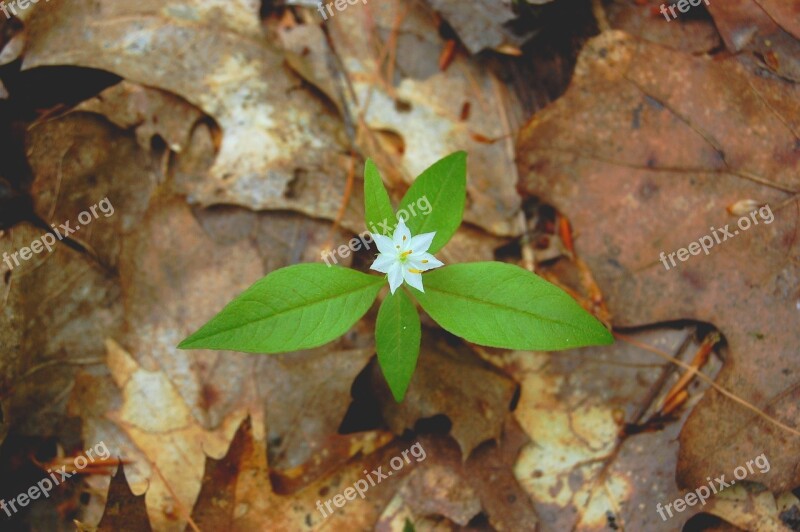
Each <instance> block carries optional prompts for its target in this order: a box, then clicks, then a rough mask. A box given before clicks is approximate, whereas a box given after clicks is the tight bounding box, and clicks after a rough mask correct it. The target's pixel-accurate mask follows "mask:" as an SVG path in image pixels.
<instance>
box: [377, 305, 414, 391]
mask: <svg viewBox="0 0 800 532" xmlns="http://www.w3.org/2000/svg"><path fill="white" fill-rule="evenodd" d="M421 337H422V332H421V330H420V324H419V314H418V313H417V309H416V307H414V303H412V302H411V299H409V297H408V296H407V295H406V293H405V291H404V290H398V291H396V292H395V293H394V294H389V295H388V296H386V299H384V300H383V303H382V304H381V308H380V310H379V311H378V321H377V323H376V325H375V344H376V346H377V348H378V363H379V364H380V366H381V371H382V372H383V376H384V378H385V379H386V382H387V383H388V384H389V389H390V390H392V395H393V396H394V399H395V401H397V402H398V403H399V402H401V401H402V400H403V397H405V395H406V390H407V389H408V384H409V383H410V382H411V377H412V375H414V368H416V367H417V358H418V357H419V344H420V338H421Z"/></svg>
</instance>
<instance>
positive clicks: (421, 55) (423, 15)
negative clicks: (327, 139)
mask: <svg viewBox="0 0 800 532" xmlns="http://www.w3.org/2000/svg"><path fill="white" fill-rule="evenodd" d="M412 7H413V3H412V2H409V1H407V0H403V1H398V2H378V3H371V4H368V5H366V6H361V5H359V6H353V9H351V10H349V11H348V12H347V16H346V17H335V18H333V19H331V20H330V21H328V27H329V31H330V33H331V38H332V39H333V40H334V41H335V42H336V43H337V49H336V53H337V54H338V55H340V56H341V60H342V62H343V64H344V67H345V70H346V75H347V76H348V77H349V78H350V80H351V83H352V87H353V91H354V93H355V94H354V98H355V99H353V98H352V97H350V93H349V92H345V95H346V96H348V100H347V104H348V107H349V109H350V113H351V115H352V116H351V119H352V121H353V122H354V123H355V124H359V123H360V122H361V121H362V120H363V122H364V124H365V125H366V127H367V128H368V130H367V131H362V132H361V133H362V138H360V143H361V145H363V146H365V147H369V146H371V145H372V144H374V142H372V141H374V140H375V139H370V138H364V136H366V137H370V136H372V135H375V134H376V132H381V131H383V132H391V133H393V134H396V135H399V136H400V137H401V138H402V139H403V146H404V150H403V153H402V156H401V159H400V160H399V161H398V162H397V163H395V166H396V167H397V170H399V173H400V174H401V175H402V177H403V179H404V180H405V181H406V183H407V184H409V185H410V183H411V182H412V181H413V179H414V178H415V177H416V176H417V175H419V174H420V173H421V172H422V171H423V170H425V169H426V168H427V167H428V166H430V165H431V164H433V163H434V162H435V161H437V160H439V159H441V158H442V157H444V156H445V155H448V154H450V153H452V152H454V151H458V150H467V151H468V152H469V154H470V155H469V161H468V167H469V170H468V181H467V194H468V197H469V200H468V203H467V207H466V210H465V216H464V218H465V220H466V221H467V222H470V223H473V224H475V225H478V226H480V227H482V228H484V229H486V230H487V231H489V232H491V233H493V234H495V235H498V236H512V235H519V234H520V233H521V231H522V227H521V226H520V224H519V218H518V213H519V209H520V199H519V195H518V194H517V193H516V190H515V188H514V187H515V185H516V182H517V175H516V168H515V166H514V155H513V135H514V131H515V130H516V127H517V126H518V125H519V124H518V120H517V119H516V118H515V117H516V116H518V114H519V113H518V109H517V108H518V105H519V103H518V102H517V101H516V100H515V99H514V97H513V96H512V95H511V94H510V92H509V91H508V90H507V89H506V88H505V87H504V86H503V85H502V84H501V83H500V82H499V80H498V79H497V78H496V77H495V76H494V75H493V74H492V73H490V72H489V71H488V70H487V69H485V68H481V67H480V66H479V65H478V64H476V63H475V62H473V61H472V60H470V59H468V58H464V57H461V56H458V57H456V58H455V59H454V61H453V63H452V64H451V65H450V67H448V69H447V70H446V71H445V72H440V71H439V67H438V64H437V57H438V52H439V50H440V47H441V46H442V44H443V42H444V41H443V40H442V39H441V38H440V37H439V36H438V33H437V27H436V25H435V24H434V22H433V16H432V13H430V12H426V11H422V10H418V9H413V8H412ZM393 28H396V32H397V36H396V39H395V38H392V37H391V36H392V32H393ZM375 42H379V43H380V46H379V47H378V48H377V49H376V46H375V44H374V43H375ZM392 46H396V49H395V50H394V51H393V52H392V53H391V58H393V59H394V60H395V61H396V64H393V66H392V67H391V68H390V70H391V71H392V72H394V73H395V74H396V75H397V78H396V79H395V78H393V79H389V80H387V81H384V77H385V72H387V68H389V67H387V66H386V65H385V62H384V61H382V60H381V58H382V57H383V58H385V57H389V56H386V55H382V54H383V52H387V53H388V48H391V47H392ZM387 47H388V48H387ZM387 84H388V85H391V86H387ZM465 104H469V105H471V107H472V112H471V113H470V114H469V117H468V118H466V119H462V108H463V107H464V105H465ZM476 134H478V135H480V137H483V138H488V139H498V140H497V142H493V143H490V144H487V143H483V142H480V141H478V140H475V135H476ZM480 137H479V138H480ZM364 151H365V152H366V153H370V155H372V153H371V152H372V151H374V150H370V149H365V150H364ZM375 158H376V160H379V159H380V158H379V157H375Z"/></svg>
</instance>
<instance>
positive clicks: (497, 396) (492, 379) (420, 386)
mask: <svg viewBox="0 0 800 532" xmlns="http://www.w3.org/2000/svg"><path fill="white" fill-rule="evenodd" d="M431 336H432V335H431V334H430V333H428V331H425V332H423V335H422V338H423V339H422V346H421V348H420V354H419V360H418V361H417V369H416V371H415V372H414V376H413V377H412V379H411V384H409V386H408V391H407V392H406V396H405V399H404V400H403V402H402V403H397V402H396V401H395V400H394V399H393V398H392V395H391V393H390V391H389V387H388V386H387V385H386V382H385V381H384V379H383V376H382V375H380V370H379V367H378V364H376V363H374V364H373V366H372V368H371V369H372V375H373V381H372V382H373V387H374V391H375V394H376V395H377V397H378V399H379V401H380V405H381V410H382V412H383V417H384V420H385V421H386V423H387V424H388V425H389V428H390V429H391V430H392V431H393V432H394V433H395V434H403V432H404V431H405V430H406V429H413V428H414V427H415V424H416V423H417V421H418V420H420V419H425V418H431V417H433V416H437V415H440V414H444V415H446V416H447V417H448V418H449V419H450V422H451V423H452V428H451V430H450V434H451V435H452V437H453V439H455V440H456V441H457V442H458V445H459V447H460V449H461V452H462V457H463V459H464V460H466V459H467V458H468V457H469V455H470V454H471V453H472V451H473V450H474V449H475V448H476V447H478V446H479V445H480V444H481V443H483V442H486V441H488V440H496V439H498V438H499V437H500V435H501V433H502V430H503V425H504V423H505V420H506V418H507V417H508V415H509V408H510V406H511V400H512V398H513V396H514V392H515V391H516V384H515V383H514V382H513V381H512V380H510V379H509V378H508V377H506V376H505V375H503V374H502V373H500V372H498V371H496V370H495V369H494V368H493V367H491V366H490V365H488V364H486V363H485V362H483V361H482V360H480V358H478V357H477V356H476V355H475V354H474V353H473V352H472V351H471V350H470V349H469V348H468V347H466V346H465V345H463V344H460V343H459V344H456V345H448V344H447V342H446V341H445V340H433V339H431V338H430V337H431ZM454 376H458V377H457V378H454Z"/></svg>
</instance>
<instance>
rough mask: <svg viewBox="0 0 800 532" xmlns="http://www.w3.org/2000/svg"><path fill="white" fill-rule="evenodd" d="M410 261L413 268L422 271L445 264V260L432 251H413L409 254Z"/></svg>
mask: <svg viewBox="0 0 800 532" xmlns="http://www.w3.org/2000/svg"><path fill="white" fill-rule="evenodd" d="M408 263H409V264H411V267H412V268H414V269H416V270H419V271H422V272H426V271H428V270H432V269H434V268H438V267H439V266H444V262H442V261H440V260H439V259H437V258H436V257H434V256H433V255H431V254H430V253H413V254H411V255H409V256H408Z"/></svg>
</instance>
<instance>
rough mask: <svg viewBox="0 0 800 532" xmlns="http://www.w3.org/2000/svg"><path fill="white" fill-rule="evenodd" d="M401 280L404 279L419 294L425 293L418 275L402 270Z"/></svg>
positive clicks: (420, 276) (420, 277)
mask: <svg viewBox="0 0 800 532" xmlns="http://www.w3.org/2000/svg"><path fill="white" fill-rule="evenodd" d="M403 279H405V280H406V282H407V283H408V284H409V285H411V286H413V287H414V288H416V289H417V290H419V291H420V292H424V291H425V289H424V288H422V275H420V274H418V273H411V272H410V271H408V270H406V269H405V268H403Z"/></svg>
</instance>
